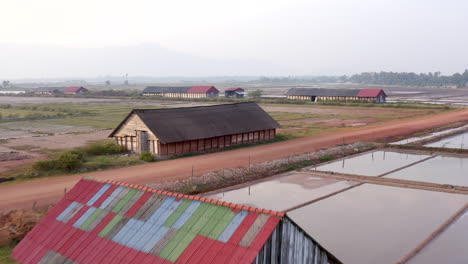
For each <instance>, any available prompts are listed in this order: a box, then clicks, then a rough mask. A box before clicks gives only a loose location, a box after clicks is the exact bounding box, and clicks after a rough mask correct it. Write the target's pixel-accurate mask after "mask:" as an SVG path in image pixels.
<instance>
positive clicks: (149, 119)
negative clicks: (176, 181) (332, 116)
mask: <svg viewBox="0 0 468 264" xmlns="http://www.w3.org/2000/svg"><path fill="white" fill-rule="evenodd" d="M133 114H136V115H138V117H140V118H141V120H143V122H144V123H145V124H146V126H148V128H149V129H150V130H151V132H153V133H154V134H155V135H156V136H157V137H158V139H159V140H160V141H161V142H162V143H172V142H180V141H187V140H195V139H203V138H211V137H219V136H225V135H232V134H239V133H247V132H253V131H259V130H267V129H274V128H279V127H280V125H279V124H278V123H277V122H276V121H275V120H274V119H273V118H272V117H271V116H270V115H268V114H267V113H266V112H265V111H264V110H263V109H262V108H261V107H260V106H258V105H257V104H256V103H250V102H248V103H236V104H223V105H213V106H200V107H184V108H165V109H134V110H133V111H132V112H130V114H129V115H128V116H127V118H125V119H124V120H123V121H122V123H120V125H119V126H118V127H117V128H116V129H115V130H114V131H113V132H112V133H111V134H110V135H109V137H113V136H114V134H115V133H117V131H119V129H120V127H121V126H123V124H124V123H125V121H126V120H127V119H128V118H129V117H131V116H132V115H133Z"/></svg>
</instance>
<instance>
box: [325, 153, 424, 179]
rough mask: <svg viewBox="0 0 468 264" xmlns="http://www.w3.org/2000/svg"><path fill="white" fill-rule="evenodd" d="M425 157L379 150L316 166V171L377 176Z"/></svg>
mask: <svg viewBox="0 0 468 264" xmlns="http://www.w3.org/2000/svg"><path fill="white" fill-rule="evenodd" d="M427 157H429V155H416V154H406V153H399V152H393V151H382V150H379V151H374V152H372V153H368V154H364V155H359V156H355V157H352V158H348V159H342V160H339V161H335V162H332V163H329V164H325V165H322V166H318V167H317V170H321V171H333V172H338V173H348V174H358V175H365V176H378V175H381V174H383V173H386V172H389V171H392V170H395V169H398V168H400V167H403V166H406V165H408V164H411V163H413V162H416V161H419V160H421V159H425V158H427Z"/></svg>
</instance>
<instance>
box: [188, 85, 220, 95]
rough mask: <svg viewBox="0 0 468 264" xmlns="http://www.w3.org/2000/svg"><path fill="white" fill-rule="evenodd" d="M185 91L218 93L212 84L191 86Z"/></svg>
mask: <svg viewBox="0 0 468 264" xmlns="http://www.w3.org/2000/svg"><path fill="white" fill-rule="evenodd" d="M187 93H219V90H218V89H216V87H214V86H192V88H190V89H189V90H188V91H187Z"/></svg>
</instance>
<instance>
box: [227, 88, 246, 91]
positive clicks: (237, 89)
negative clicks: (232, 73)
mask: <svg viewBox="0 0 468 264" xmlns="http://www.w3.org/2000/svg"><path fill="white" fill-rule="evenodd" d="M225 91H226V92H234V91H237V92H245V90H244V89H242V88H228V89H226V90H225Z"/></svg>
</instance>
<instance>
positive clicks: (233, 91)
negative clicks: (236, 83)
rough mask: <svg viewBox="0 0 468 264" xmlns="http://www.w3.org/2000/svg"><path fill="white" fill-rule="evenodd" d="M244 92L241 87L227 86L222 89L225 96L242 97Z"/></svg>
mask: <svg viewBox="0 0 468 264" xmlns="http://www.w3.org/2000/svg"><path fill="white" fill-rule="evenodd" d="M245 94H246V92H245V90H244V89H242V88H229V89H226V90H225V91H224V97H226V98H244V96H245Z"/></svg>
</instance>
